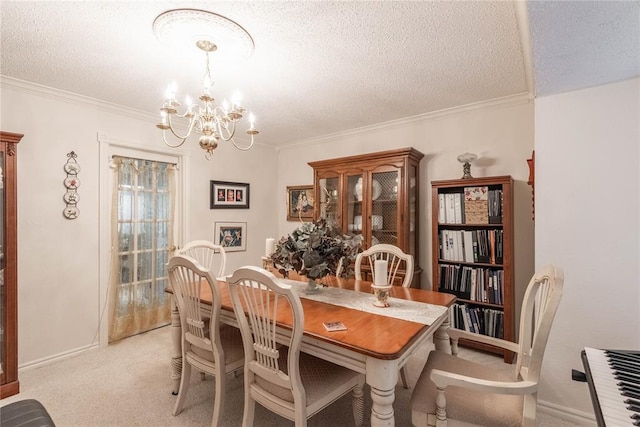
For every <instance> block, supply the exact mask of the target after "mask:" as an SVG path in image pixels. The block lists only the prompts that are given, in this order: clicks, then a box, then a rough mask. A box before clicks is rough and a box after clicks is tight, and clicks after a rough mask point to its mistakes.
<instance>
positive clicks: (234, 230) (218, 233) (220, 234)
mask: <svg viewBox="0 0 640 427" xmlns="http://www.w3.org/2000/svg"><path fill="white" fill-rule="evenodd" d="M214 242H215V243H216V244H218V245H220V246H222V247H223V248H224V250H225V251H226V252H240V251H246V250H247V223H246V222H218V221H216V222H215V229H214Z"/></svg>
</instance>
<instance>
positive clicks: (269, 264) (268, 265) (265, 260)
mask: <svg viewBox="0 0 640 427" xmlns="http://www.w3.org/2000/svg"><path fill="white" fill-rule="evenodd" d="M262 268H264V269H265V270H269V271H271V269H272V268H273V261H272V260H271V258H269V257H268V256H263V257H262Z"/></svg>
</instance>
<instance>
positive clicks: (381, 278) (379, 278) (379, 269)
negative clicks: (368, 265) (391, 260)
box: [373, 259, 388, 286]
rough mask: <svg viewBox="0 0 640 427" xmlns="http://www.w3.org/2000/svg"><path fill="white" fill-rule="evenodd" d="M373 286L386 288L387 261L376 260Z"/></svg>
mask: <svg viewBox="0 0 640 427" xmlns="http://www.w3.org/2000/svg"><path fill="white" fill-rule="evenodd" d="M373 284H374V285H378V286H387V285H388V283H387V261H386V260H382V259H377V260H376V262H375V265H374V272H373Z"/></svg>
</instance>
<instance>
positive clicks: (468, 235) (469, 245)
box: [462, 230, 474, 262]
mask: <svg viewBox="0 0 640 427" xmlns="http://www.w3.org/2000/svg"><path fill="white" fill-rule="evenodd" d="M462 234H463V236H464V262H474V257H473V232H471V231H469V230H463V231H462Z"/></svg>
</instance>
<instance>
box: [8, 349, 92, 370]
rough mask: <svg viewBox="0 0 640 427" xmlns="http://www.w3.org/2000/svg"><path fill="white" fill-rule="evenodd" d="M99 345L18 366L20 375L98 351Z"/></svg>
mask: <svg viewBox="0 0 640 427" xmlns="http://www.w3.org/2000/svg"><path fill="white" fill-rule="evenodd" d="M98 349H99V344H97V343H96V344H90V345H87V346H84V347H78V348H76V349H73V350H69V351H65V352H63V353H58V354H54V355H51V356H48V357H44V358H42V359H36V360H33V361H31V362H28V363H25V364H24V365H20V366H18V373H20V372H21V371H28V370H30V369H34V368H39V367H41V366H46V365H50V364H52V363H55V362H59V361H62V360H65V359H69V358H71V357H75V356H78V355H80V354H82V353H85V352H87V351H90V350H98Z"/></svg>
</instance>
